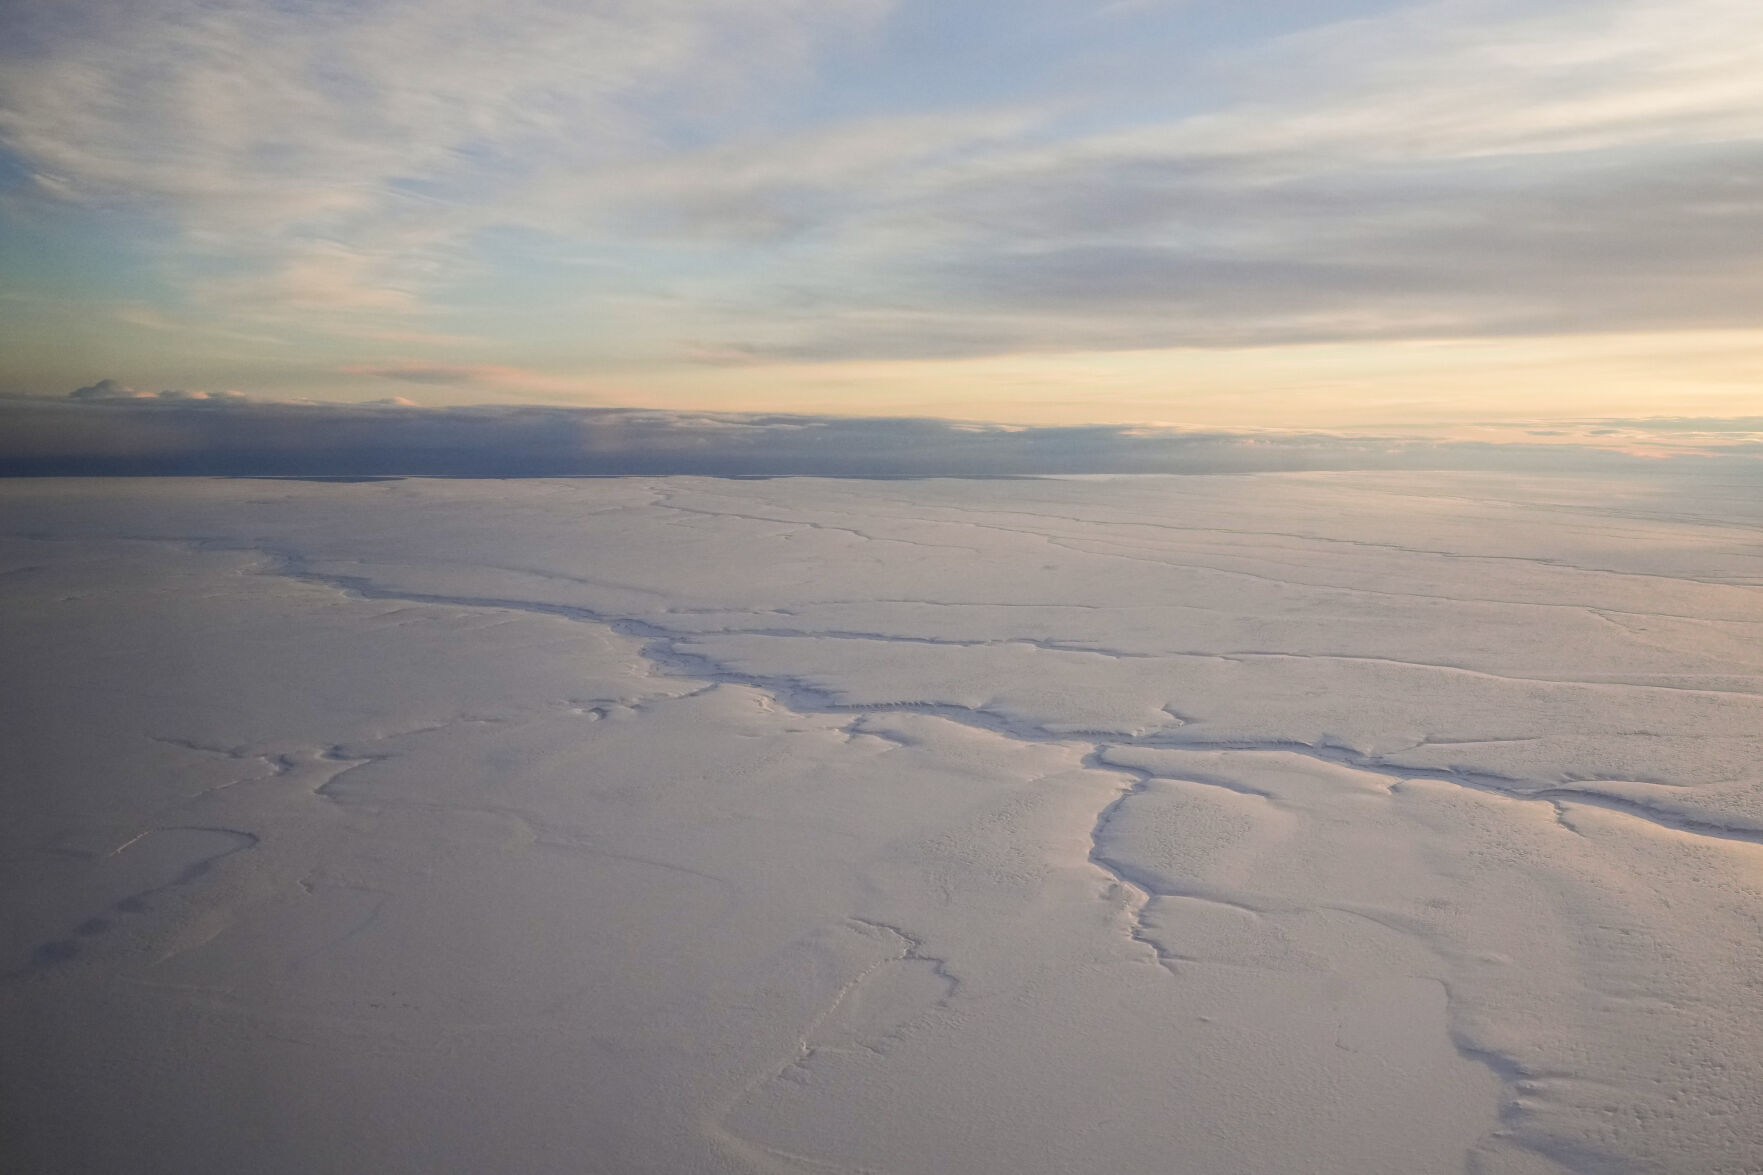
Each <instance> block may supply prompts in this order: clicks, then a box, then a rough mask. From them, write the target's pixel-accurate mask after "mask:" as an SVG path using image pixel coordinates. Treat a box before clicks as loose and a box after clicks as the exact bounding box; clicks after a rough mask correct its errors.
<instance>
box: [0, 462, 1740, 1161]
mask: <svg viewBox="0 0 1763 1175" xmlns="http://www.w3.org/2000/svg"><path fill="white" fill-rule="evenodd" d="M1760 539H1763V502H1760V501H1759V495H1758V493H1757V492H1756V486H1755V485H1751V486H1748V487H1747V486H1743V485H1727V484H1723V483H1721V482H1720V481H1719V480H1718V479H1714V478H1709V479H1702V480H1693V479H1689V478H1686V477H1667V476H1663V475H1661V476H1658V477H1651V478H1640V477H1636V478H1633V479H1628V480H1610V479H1605V480H1599V479H1592V478H1585V477H1566V476H1560V477H1545V476H1533V477H1522V476H1516V475H1493V474H1478V475H1472V474H1418V473H1399V474H1398V473H1338V474H1263V475H1252V476H1194V477H1111V478H1065V479H1020V480H989V481H983V480H982V481H959V480H927V481H856V480H850V481H840V480H817V479H807V478H792V479H779V480H769V481H766V480H717V479H710V478H676V479H666V478H620V479H581V480H553V481H463V480H462V481H438V480H388V481H369V482H348V483H333V482H308V481H282V480H222V479H215V480H180V479H139V480H133V481H79V480H53V479H44V480H36V481H30V480H15V481H10V482H5V483H0V649H3V651H4V657H5V661H6V663H7V667H8V672H6V673H5V674H4V675H0V689H3V690H4V695H5V696H4V701H3V703H0V713H3V714H4V723H3V724H0V776H3V777H4V780H5V784H4V786H5V791H4V808H3V810H0V816H3V819H0V838H3V843H4V847H3V849H0V867H3V869H4V882H3V884H0V901H3V902H4V906H3V909H4V918H3V919H0V925H3V929H4V943H3V950H4V955H3V956H0V974H3V978H0V1039H3V1040H4V1042H5V1043H4V1047H3V1048H0V1106H3V1107H4V1109H3V1111H0V1143H3V1145H4V1149H5V1151H6V1152H7V1153H9V1154H11V1155H13V1156H15V1159H14V1161H13V1162H14V1165H13V1166H11V1167H10V1168H9V1169H11V1170H18V1171H21V1172H25V1171H30V1172H37V1171H41V1172H121V1171H129V1172H166V1173H174V1172H175V1173H178V1175H195V1173H210V1172H212V1173H217V1175H218V1173H223V1172H224V1173H228V1175H232V1173H237V1172H254V1173H256V1172H274V1173H281V1172H286V1173H288V1175H294V1173H309V1172H319V1171H323V1172H346V1173H353V1172H362V1173H368V1172H372V1173H376V1175H380V1173H411V1175H415V1173H419V1172H421V1173H436V1172H457V1173H462V1175H463V1173H481V1172H496V1171H506V1172H523V1173H530V1175H549V1173H562V1172H570V1173H581V1172H596V1173H597V1172H606V1173H624V1172H655V1173H680V1172H707V1173H710V1172H714V1173H725V1172H726V1173H736V1172H777V1173H786V1172H790V1173H794V1172H888V1173H897V1175H907V1173H930V1172H958V1173H973V1175H994V1173H996V1175H1005V1173H1009V1175H1025V1173H1055V1172H1059V1173H1067V1172H1098V1173H1100V1172H1129V1173H1136V1172H1159V1173H1164V1172H1167V1173H1174V1175H1227V1173H1228V1175H1257V1173H1279V1172H1317V1173H1336V1172H1339V1173H1350V1175H1431V1173H1443V1172H1467V1173H1470V1175H1544V1173H1549V1172H1590V1173H1603V1172H1613V1173H1617V1172H1619V1173H1629V1172H1635V1173H1639V1172H1672V1173H1703V1172H1706V1173H1714V1172H1727V1173H1734V1175H1736V1173H1740V1172H1757V1171H1760V1170H1763V542H1760Z"/></svg>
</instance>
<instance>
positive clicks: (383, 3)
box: [0, 0, 1763, 394]
mask: <svg viewBox="0 0 1763 1175" xmlns="http://www.w3.org/2000/svg"><path fill="white" fill-rule="evenodd" d="M1241 8H1242V11H1241V12H1238V11H1237V10H1235V9H1233V11H1232V13H1231V14H1230V15H1231V16H1232V18H1233V19H1241V20H1244V21H1246V22H1247V23H1249V24H1254V23H1255V22H1257V21H1259V22H1261V23H1263V24H1266V25H1268V26H1269V27H1271V28H1274V29H1275V30H1276V31H1275V32H1273V33H1269V34H1265V35H1256V36H1250V35H1243V36H1237V37H1235V38H1234V39H1217V40H1215V41H1208V40H1207V36H1208V35H1209V34H1208V33H1206V31H1205V29H1206V28H1207V27H1208V26H1207V23H1206V22H1203V21H1200V20H1198V18H1197V17H1195V16H1193V15H1192V13H1191V11H1190V9H1189V8H1187V7H1184V6H1181V5H1127V6H1118V5H1117V6H1111V7H1110V8H1109V9H1108V11H1106V12H1102V11H1099V10H1096V9H1094V8H1092V7H1089V6H1076V5H1070V4H1062V3H1057V2H1054V0H1040V2H1037V3H1033V4H1027V5H1023V6H1019V7H1017V8H1011V7H1010V6H1002V7H994V6H990V5H986V4H980V5H977V6H975V7H974V8H973V9H972V10H971V12H970V11H969V10H968V9H966V8H961V7H959V6H957V8H954V9H951V8H949V7H948V6H939V5H934V4H931V3H929V0H836V2H833V3H810V2H809V0H692V2H686V0H657V2H654V3H643V4H636V3H622V2H613V0H604V2H596V3H586V4H562V3H554V2H551V0H511V2H510V3H508V4H504V5H500V6H498V7H497V8H495V9H494V10H493V11H492V10H490V9H488V8H486V7H485V6H484V5H482V4H481V3H478V2H476V0H437V2H434V3H425V4H418V3H415V2H414V0H373V2H370V3H365V4H353V5H332V4H322V3H269V2H268V0H230V2H228V3H222V4H211V3H199V2H197V0H143V2H142V3H138V4H131V5H111V4H100V3H96V2H95V0H71V2H70V0H62V2H60V3H56V4H49V3H47V2H45V0H27V2H24V3H21V4H18V5H14V6H13V8H12V10H9V14H8V25H9V28H8V31H9V32H11V33H14V34H15V35H14V36H11V37H9V38H8V48H6V49H4V50H0V54H3V56H0V62H3V63H4V65H5V68H4V69H0V144H3V145H4V149H5V150H6V151H7V152H9V153H10V155H11V157H12V158H14V159H15V160H16V161H18V164H19V168H20V169H21V173H22V174H23V175H25V176H26V177H27V179H26V181H24V182H23V183H22V185H15V186H14V187H15V194H14V197H13V198H14V199H15V200H16V199H18V198H19V197H18V196H17V191H20V190H28V191H29V192H31V193H34V196H31V197H30V198H32V199H37V200H40V201H46V202H50V203H57V204H76V205H79V206H81V207H84V208H87V209H90V210H93V211H94V214H95V215H102V216H110V217H116V218H122V219H126V220H128V221H129V223H131V224H135V225H137V226H139V225H141V224H147V225H151V226H156V227H152V228H150V229H142V230H140V231H141V232H142V233H143V234H144V236H143V238H142V239H143V240H145V241H147V242H148V243H147V245H145V246H144V247H145V248H147V249H148V251H149V252H150V253H151V254H152V256H153V257H154V259H155V261H156V264H157V266H158V272H159V274H160V276H161V277H163V278H164V280H165V281H166V283H167V284H168V286H169V287H170V288H171V289H172V290H173V291H174V294H173V296H172V297H171V298H170V299H169V300H171V301H175V302H178V303H179V304H178V305H176V306H174V307H170V308H169V309H165V308H162V309H165V312H166V313H167V314H172V312H173V311H175V312H176V314H181V315H184V316H185V317H186V318H203V319H205V320H213V321H215V322H234V321H237V322H244V321H256V320H264V321H268V322H271V323H273V324H274V325H275V327H276V329H278V330H283V329H284V328H285V330H284V335H285V334H286V333H287V332H288V331H294V330H298V331H304V332H306V334H307V335H310V336H314V337H319V338H322V339H326V340H329V341H331V342H332V343H333V344H334V345H335V346H336V347H337V348H338V349H339V350H338V352H337V353H338V354H344V353H346V354H348V355H349V356H350V359H351V360H352V361H354V362H353V366H355V367H357V368H359V369H360V370H362V371H364V372H374V373H380V372H391V371H400V370H402V371H411V372H424V371H426V372H429V373H430V374H428V375H427V376H424V377H422V378H417V379H409V378H406V379H404V382H408V383H412V384H413V385H420V384H423V383H427V384H428V385H429V386H433V387H443V386H447V387H451V386H459V385H460V384H462V383H464V382H465V379H464V377H451V376H449V377H443V376H441V375H438V374H435V373H438V372H441V371H443V369H458V370H460V371H463V370H465V369H466V368H473V369H474V370H477V371H478V372H479V373H480V374H479V375H477V376H473V377H472V380H473V381H475V382H476V383H479V384H485V385H489V384H495V385H496V386H504V387H508V388H511V389H517V388H520V387H522V386H525V387H528V388H529V389H530V390H533V391H539V392H545V393H547V394H549V393H552V392H555V393H557V394H568V391H567V389H566V388H565V387H564V386H563V384H566V383H568V382H569V381H566V380H565V381H561V382H560V383H558V384H556V385H551V386H541V384H539V383H533V382H530V381H529V382H528V383H527V384H525V385H522V384H521V382H520V379H519V378H518V377H516V376H513V375H509V376H506V377H503V378H500V380H499V381H498V377H496V376H495V375H494V373H493V371H492V369H493V368H496V367H497V366H498V365H500V366H503V367H506V368H509V369H510V370H512V369H513V368H516V367H520V366H522V365H523V364H526V363H529V362H534V359H533V357H532V356H531V354H530V352H532V351H533V350H535V349H536V350H540V351H547V352H548V353H549V357H551V358H555V357H557V356H563V355H567V356H570V357H573V358H574V359H575V360H576V361H577V362H578V364H579V365H580V367H581V369H582V370H590V369H592V368H593V367H594V365H595V361H596V360H604V359H605V358H606V357H607V356H616V357H617V358H618V360H619V362H621V363H623V364H625V370H626V371H627V372H628V371H638V372H639V374H640V372H641V370H642V365H643V364H648V365H649V367H650V368H660V367H665V366H667V365H669V364H683V363H691V362H695V361H699V360H701V359H702V358H703V357H706V356H712V357H722V358H721V360H720V361H721V362H724V363H725V364H726V365H727V366H729V367H730V368H731V369H732V368H733V367H734V366H736V365H737V364H736V363H735V362H734V360H737V359H739V360H742V361H753V360H762V361H772V362H786V363H789V362H799V361H812V362H835V361H842V360H851V359H922V358H947V357H961V356H975V355H998V354H1010V353H1020V352H1036V351H1064V352H1077V351H1085V350H1092V351H1101V350H1134V349H1156V348H1179V347H1264V346H1283V345H1287V344H1292V343H1310V342H1318V341H1333V340H1367V341H1374V340H1407V339H1428V338H1502V337H1510V336H1518V335H1549V334H1572V333H1613V332H1633V331H1655V332H1656V331H1679V330H1709V329H1719V328H1741V329H1743V328H1754V327H1756V326H1757V325H1758V323H1759V320H1760V319H1763V71H1758V70H1757V69H1756V68H1755V61H1754V56H1755V55H1754V51H1752V50H1751V48H1750V47H1751V46H1754V45H1756V44H1759V43H1763V9H1759V8H1758V7H1757V6H1755V5H1750V4H1743V3H1737V2H1735V0H1679V2H1676V3H1666V2H1665V0H1569V2H1567V3H1549V4H1544V3H1540V2H1539V0H1431V2H1427V3H1419V4H1411V3H1398V2H1396V0H1385V2H1382V3H1368V4H1354V5H1329V4H1318V5H1316V6H1314V12H1313V14H1311V15H1308V16H1303V15H1294V14H1293V12H1292V10H1291V6H1289V5H1285V6H1282V5H1278V4H1273V3H1259V2H1256V0H1246V3H1245V5H1244V6H1241ZM1080 9H1081V11H1080ZM1306 11H1309V10H1306ZM14 13H16V15H14ZM963 13H966V14H967V15H966V16H964V15H963ZM1215 15H1216V14H1215ZM1209 19H1211V18H1209ZM1221 20H1222V17H1220V18H1219V19H1218V20H1213V21H1212V23H1219V22H1220V21H1221ZM964 21H965V24H964V23H963V22H964ZM1184 21H1185V23H1184ZM913 30H917V31H916V33H914V34H913V36H908V33H909V32H912V31H913ZM926 30H929V31H928V32H927V31H926ZM1031 30H1039V31H1037V32H1035V34H1034V35H1033V36H1031V35H1030V31H1031ZM1280 30H1283V31H1280ZM914 36H915V37H916V38H917V39H913V37H914ZM962 37H966V38H967V39H966V40H965V41H963V40H962V39H961V38H962ZM945 44H948V45H954V46H955V48H950V49H940V48H939V46H942V45H945ZM999 45H1007V46H1008V47H1009V50H1010V52H1009V53H1004V52H1003V51H1002V50H998V51H997V52H993V53H991V54H990V55H989V56H988V55H986V54H985V53H982V52H981V51H980V50H981V49H982V48H986V47H991V48H994V49H995V48H996V47H997V46H999ZM957 49H959V50H960V51H956V50H957ZM1172 56H1174V57H1178V58H1179V60H1180V62H1181V67H1180V68H1179V69H1177V70H1172V69H1171V68H1170V65H1169V62H1170V60H1171V58H1172ZM982 64H983V66H984V68H981V66H982ZM1000 78H1005V79H1009V84H1005V82H1004V81H1000V80H998V79H1000ZM173 317H174V318H175V315H173ZM374 338H379V339H381V340H384V341H388V342H391V341H397V340H399V339H407V340H410V341H411V347H412V349H416V350H419V351H420V352H421V355H420V362H418V361H414V360H413V361H411V362H406V361H404V360H403V359H399V358H388V359H379V358H377V357H373V356H371V355H370V356H368V357H366V358H362V347H361V346H360V345H359V344H362V343H364V342H371V341H372V340H373V339H374ZM461 340H468V341H465V342H462V341H461ZM319 362H324V360H322V359H321V360H319ZM338 362H343V360H340V359H331V360H330V363H331V365H332V368H333V369H334V366H335V365H336V363H338ZM425 364H426V365H427V366H424V365H425ZM633 365H635V366H633ZM554 366H555V365H554ZM386 378H393V379H397V378H400V377H397V376H389V375H388V376H386ZM576 382H577V383H578V384H579V383H580V382H581V381H576Z"/></svg>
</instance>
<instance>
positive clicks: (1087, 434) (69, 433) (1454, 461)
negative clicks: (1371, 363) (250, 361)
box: [0, 380, 1763, 478]
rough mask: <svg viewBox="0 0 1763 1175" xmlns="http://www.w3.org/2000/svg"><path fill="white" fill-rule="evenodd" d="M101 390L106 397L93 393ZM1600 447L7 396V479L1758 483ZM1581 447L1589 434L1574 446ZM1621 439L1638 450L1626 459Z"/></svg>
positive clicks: (1757, 450)
mask: <svg viewBox="0 0 1763 1175" xmlns="http://www.w3.org/2000/svg"><path fill="white" fill-rule="evenodd" d="M99 388H102V389H104V390H103V392H102V393H100V394H84V393H92V392H94V390H95V389H99ZM1581 431H1582V432H1597V431H1601V432H1602V433H1603V434H1604V435H1605V437H1606V438H1607V440H1608V443H1609V446H1610V447H1592V446H1587V445H1584V444H1568V443H1561V442H1562V441H1563V440H1566V439H1568V438H1566V437H1565V434H1564V433H1563V431H1562V430H1535V432H1536V433H1537V434H1541V435H1535V436H1532V437H1525V438H1522V439H1521V440H1519V441H1517V442H1514V441H1505V442H1500V443H1484V442H1466V441H1442V440H1437V439H1428V438H1420V437H1364V436H1359V437H1355V436H1342V435H1333V434H1325V433H1302V432H1258V433H1244V432H1225V431H1195V430H1177V429H1148V428H1123V427H1113V426H1085V427H1042V428H1018V427H1009V426H1004V425H989V424H962V423H955V422H950V421H942V420H924V419H875V418H871V419H858V418H849V417H826V416H779V415H751V414H733V413H714V414H712V413H675V412H656V411H642V410H635V409H622V408H556V407H537V406H504V405H496V406H477V407H466V408H425V407H419V406H415V405H411V404H408V403H400V402H396V401H381V402H378V403H368V404H336V403H287V402H276V401H257V400H250V399H246V398H243V397H239V396H237V395H236V394H235V395H233V396H230V397H201V396H191V395H178V394H169V395H168V394H164V393H162V394H160V395H141V394H138V393H133V392H132V391H130V390H129V389H126V388H122V387H120V386H119V385H116V384H115V381H112V380H105V381H101V383H100V384H97V385H93V386H92V387H87V388H81V389H80V390H79V392H76V393H75V394H74V395H73V396H71V397H69V398H68V399H67V400H63V401H45V400H40V399H12V400H0V476H55V475H63V476H145V475H184V476H196V475H202V476H209V475H220V476H299V477H372V476H396V475H427V476H441V477H552V476H577V475H612V474H649V475H662V474H702V475H709V476H721V477H750V476H761V477H763V476H787V475H814V476H825V477H882V478H885V477H1003V476H1017V475H1035V474H1099V473H1248V472H1262V471H1274V470H1327V469H1501V470H1530V471H1540V472H1548V471H1562V470H1582V471H1585V470H1611V471H1619V470H1628V471H1633V470H1635V469H1637V468H1643V467H1661V465H1662V463H1661V461H1660V460H1659V459H1658V458H1657V457H1654V458H1652V459H1643V458H1640V457H1637V456H1634V455H1632V452H1631V451H1632V450H1633V449H1634V448H1635V447H1637V446H1644V445H1649V444H1654V445H1656V444H1657V443H1659V441H1660V438H1661V437H1664V438H1667V439H1670V438H1672V436H1673V434H1677V435H1676V439H1675V448H1668V449H1665V450H1661V451H1662V452H1670V453H1675V454H1676V455H1677V456H1678V459H1679V460H1680V461H1682V460H1688V461H1692V462H1693V463H1695V464H1696V465H1697V466H1701V467H1706V466H1707V465H1708V464H1709V463H1710V462H1711V461H1715V460H1720V459H1724V461H1725V464H1726V465H1727V466H1729V467H1730V468H1731V469H1733V470H1735V471H1737V472H1740V473H1743V474H1744V475H1745V476H1747V477H1753V478H1754V477H1758V476H1763V421H1759V420H1756V419H1752V420H1749V421H1744V420H1732V421H1707V420H1665V421H1659V422H1656V427H1652V426H1650V423H1649V422H1645V421H1614V420H1612V421H1594V422H1587V423H1586V424H1585V425H1583V426H1582V429H1581ZM1580 439H1585V438H1580ZM1618 446H1622V447H1625V448H1626V449H1628V450H1631V451H1621V450H1620V449H1619V448H1618Z"/></svg>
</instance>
